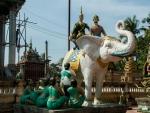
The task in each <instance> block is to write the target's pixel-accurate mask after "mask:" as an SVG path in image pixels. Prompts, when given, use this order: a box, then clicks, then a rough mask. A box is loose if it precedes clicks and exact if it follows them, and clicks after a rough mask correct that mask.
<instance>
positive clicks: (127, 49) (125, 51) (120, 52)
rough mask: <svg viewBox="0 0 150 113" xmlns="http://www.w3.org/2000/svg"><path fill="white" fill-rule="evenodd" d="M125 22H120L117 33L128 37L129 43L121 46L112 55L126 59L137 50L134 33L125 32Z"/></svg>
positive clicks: (117, 25)
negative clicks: (125, 57)
mask: <svg viewBox="0 0 150 113" xmlns="http://www.w3.org/2000/svg"><path fill="white" fill-rule="evenodd" d="M124 28H125V27H124V22H122V21H119V22H118V23H117V24H116V31H117V32H118V33H119V34H120V35H123V36H126V37H127V42H126V43H123V42H121V44H119V46H118V47H117V49H116V51H114V52H113V53H112V55H113V56H118V57H124V56H127V55H130V54H131V53H132V52H133V51H134V50H135V36H134V34H133V33H132V32H130V31H127V30H124Z"/></svg>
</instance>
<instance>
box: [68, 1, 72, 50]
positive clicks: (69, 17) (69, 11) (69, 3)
mask: <svg viewBox="0 0 150 113" xmlns="http://www.w3.org/2000/svg"><path fill="white" fill-rule="evenodd" d="M70 20H71V0H68V51H69V50H70V40H69V36H70Z"/></svg>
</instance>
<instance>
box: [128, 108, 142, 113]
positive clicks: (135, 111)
mask: <svg viewBox="0 0 150 113" xmlns="http://www.w3.org/2000/svg"><path fill="white" fill-rule="evenodd" d="M126 113H141V112H137V107H132V108H131V109H129V110H127V112H126Z"/></svg>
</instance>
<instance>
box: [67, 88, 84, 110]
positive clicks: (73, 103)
mask: <svg viewBox="0 0 150 113" xmlns="http://www.w3.org/2000/svg"><path fill="white" fill-rule="evenodd" d="M67 91H68V92H69V94H70V97H69V103H68V104H69V106H70V107H73V108H79V107H81V106H82V104H83V101H84V100H85V96H80V94H79V91H78V89H77V88H74V87H69V88H68V90H67Z"/></svg>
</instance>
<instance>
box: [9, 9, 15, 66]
mask: <svg viewBox="0 0 150 113" xmlns="http://www.w3.org/2000/svg"><path fill="white" fill-rule="evenodd" d="M15 58H16V10H15V8H12V9H10V12H9V62H8V65H14V64H15Z"/></svg>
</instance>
